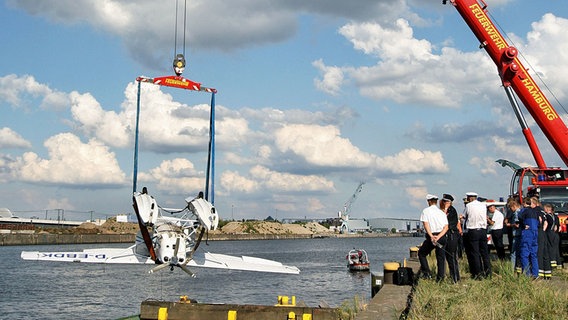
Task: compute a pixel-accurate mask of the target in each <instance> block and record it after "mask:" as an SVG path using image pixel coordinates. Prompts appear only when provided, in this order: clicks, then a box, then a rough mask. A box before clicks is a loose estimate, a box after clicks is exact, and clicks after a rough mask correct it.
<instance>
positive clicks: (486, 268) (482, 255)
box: [463, 192, 491, 279]
mask: <svg viewBox="0 0 568 320" xmlns="http://www.w3.org/2000/svg"><path fill="white" fill-rule="evenodd" d="M465 196H466V198H467V202H468V203H467V204H466V206H465V209H464V212H463V217H464V219H465V221H466V223H465V225H466V228H467V232H468V237H467V239H468V241H469V245H468V246H467V248H466V250H467V249H469V250H470V255H471V260H470V261H469V263H470V264H471V265H470V266H469V267H470V271H471V277H472V278H473V279H481V278H484V277H489V276H490V275H491V263H490V261H489V248H488V247H487V207H486V206H485V204H483V203H481V202H479V201H478V200H477V193H475V192H468V193H466V194H465Z"/></svg>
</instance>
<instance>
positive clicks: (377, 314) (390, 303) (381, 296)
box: [355, 259, 420, 320]
mask: <svg viewBox="0 0 568 320" xmlns="http://www.w3.org/2000/svg"><path fill="white" fill-rule="evenodd" d="M406 266H407V267H410V268H412V270H413V271H414V274H415V275H416V274H418V270H419V269H420V263H419V262H418V260H417V259H410V260H408V261H407V264H406ZM411 290H412V286H399V285H396V284H390V283H385V284H384V285H383V286H382V288H381V289H380V290H379V292H377V294H375V296H374V297H373V298H372V299H371V301H370V302H369V304H368V305H367V309H365V310H364V311H361V312H359V313H358V314H357V315H356V316H355V320H375V319H381V320H383V319H384V320H389V319H393V320H395V319H396V320H398V319H400V316H401V314H402V313H403V312H404V311H405V309H406V308H407V303H408V297H409V295H410V292H411Z"/></svg>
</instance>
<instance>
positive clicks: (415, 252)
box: [410, 247, 418, 259]
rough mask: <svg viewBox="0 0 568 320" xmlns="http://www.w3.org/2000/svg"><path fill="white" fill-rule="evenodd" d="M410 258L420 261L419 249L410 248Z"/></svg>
mask: <svg viewBox="0 0 568 320" xmlns="http://www.w3.org/2000/svg"><path fill="white" fill-rule="evenodd" d="M410 258H411V259H418V247H410Z"/></svg>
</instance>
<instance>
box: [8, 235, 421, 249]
mask: <svg viewBox="0 0 568 320" xmlns="http://www.w3.org/2000/svg"><path fill="white" fill-rule="evenodd" d="M412 236H413V235H412V234H402V233H394V234H381V233H364V234H335V233H330V234H219V233H212V234H209V236H208V237H207V236H206V237H204V238H203V239H207V240H208V241H236V240H283V239H321V238H381V237H385V238H387V237H412ZM135 240H136V235H135V234H52V233H5V234H0V246H24V245H25V246H29V245H54V244H61V245H64V244H95V243H134V242H135Z"/></svg>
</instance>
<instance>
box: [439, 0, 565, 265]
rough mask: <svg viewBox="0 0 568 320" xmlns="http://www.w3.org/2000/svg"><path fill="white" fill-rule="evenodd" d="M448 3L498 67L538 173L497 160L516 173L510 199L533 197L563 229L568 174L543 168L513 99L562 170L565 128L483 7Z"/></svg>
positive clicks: (470, 1)
mask: <svg viewBox="0 0 568 320" xmlns="http://www.w3.org/2000/svg"><path fill="white" fill-rule="evenodd" d="M448 1H449V2H450V3H451V4H452V5H453V6H454V7H455V8H456V9H457V10H458V12H459V14H460V15H461V16H462V18H463V19H464V20H465V22H466V24H467V25H468V26H469V28H470V29H471V31H472V32H473V33H474V34H475V36H476V37H477V39H478V40H479V42H480V45H479V47H480V49H481V48H482V49H485V51H486V52H487V54H489V56H490V57H491V59H492V60H493V62H494V63H495V65H496V66H497V71H498V74H499V76H500V78H501V82H502V84H503V88H504V89H505V93H506V95H507V97H508V99H509V102H510V103H511V106H512V108H513V112H514V113H515V116H516V118H517V120H518V122H519V124H520V126H521V129H522V133H523V135H524V137H525V140H526V142H527V144H528V146H529V149H530V151H531V153H532V155H533V157H534V159H535V162H536V167H520V166H518V165H516V164H514V163H512V162H509V161H506V160H501V159H500V160H497V162H499V163H500V164H501V165H503V166H509V167H511V168H512V169H513V170H514V174H513V177H512V179H511V188H510V196H511V197H516V198H517V199H519V200H520V201H522V200H523V198H526V197H532V196H537V197H539V199H540V201H541V202H543V203H550V204H553V205H554V207H555V210H556V212H558V213H559V214H558V215H559V217H560V220H561V225H562V224H564V225H565V224H566V220H567V216H568V169H562V168H560V167H549V166H547V165H546V162H545V161H544V158H543V157H542V154H541V152H540V149H539V147H538V145H537V143H536V141H535V138H534V136H533V133H532V131H531V129H530V128H529V126H528V125H527V121H526V119H525V116H524V114H523V113H522V111H521V108H520V106H519V103H518V101H517V98H518V99H519V100H520V101H521V102H522V104H523V105H524V107H525V109H526V110H527V111H528V113H529V114H530V115H531V116H532V118H533V119H534V121H535V122H536V123H537V125H538V126H539V128H540V129H541V130H542V132H543V133H544V135H545V136H546V138H547V139H548V141H549V142H550V144H551V145H552V146H553V148H554V150H555V151H556V152H557V153H558V155H559V156H560V158H561V159H562V161H563V162H564V164H565V165H566V166H568V128H567V127H566V124H565V123H564V122H563V121H562V118H561V117H560V116H559V115H558V113H557V112H556V110H555V109H554V107H553V106H552V105H551V104H550V102H549V101H548V99H547V98H546V96H545V95H544V93H543V92H542V91H541V89H540V87H539V86H538V85H537V84H536V82H535V81H534V80H533V78H532V77H531V75H530V74H529V72H528V71H527V69H526V68H525V67H524V66H523V64H522V63H521V61H519V59H518V50H517V48H515V47H513V46H511V45H509V44H508V43H507V41H506V40H505V38H504V37H503V36H502V34H501V33H500V32H499V30H498V29H497V28H496V26H495V24H494V23H493V22H492V21H491V19H490V18H489V17H488V15H487V4H486V3H485V1H484V0H442V4H447V2H448ZM564 230H566V229H564ZM561 253H562V254H563V255H568V233H566V232H564V233H562V234H561Z"/></svg>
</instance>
